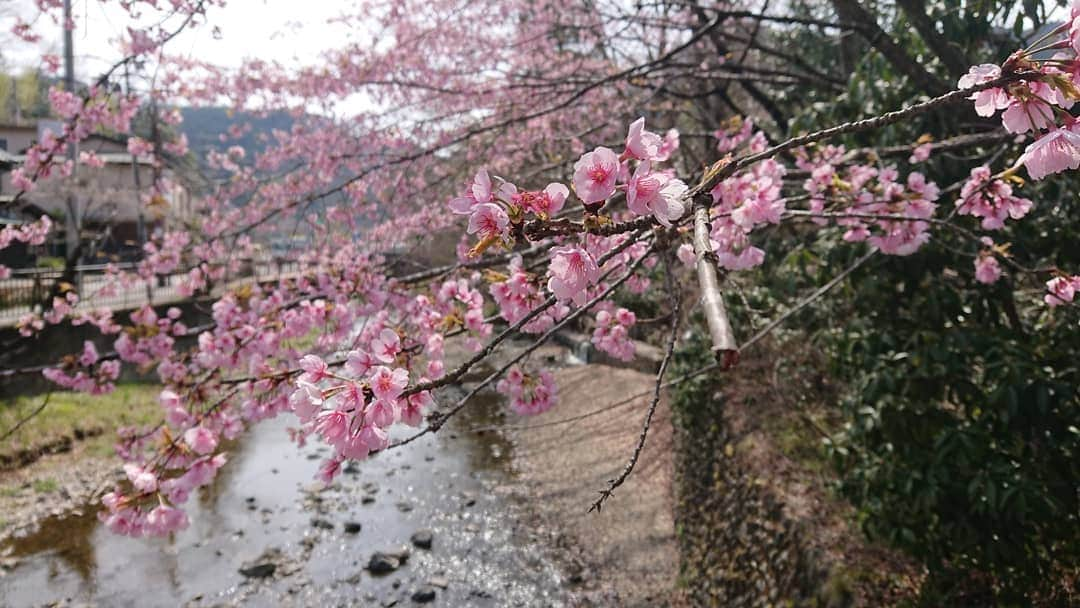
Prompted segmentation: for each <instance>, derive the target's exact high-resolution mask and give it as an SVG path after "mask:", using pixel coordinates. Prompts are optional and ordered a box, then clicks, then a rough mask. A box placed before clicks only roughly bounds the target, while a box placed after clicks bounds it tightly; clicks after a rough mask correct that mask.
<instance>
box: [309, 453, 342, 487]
mask: <svg viewBox="0 0 1080 608" xmlns="http://www.w3.org/2000/svg"><path fill="white" fill-rule="evenodd" d="M340 472H341V459H340V458H330V459H327V460H324V461H323V463H322V464H321V465H319V472H318V473H316V474H315V479H317V480H319V481H321V482H323V483H325V484H330V483H332V482H333V481H334V478H335V477H337V476H338V473H340Z"/></svg>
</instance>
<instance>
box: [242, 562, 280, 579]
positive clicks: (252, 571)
mask: <svg viewBox="0 0 1080 608" xmlns="http://www.w3.org/2000/svg"><path fill="white" fill-rule="evenodd" d="M274 570H277V564H272V563H269V562H263V563H261V564H253V565H251V566H246V567H244V568H240V574H243V575H244V576H246V577H248V578H266V577H268V576H273V575H274Z"/></svg>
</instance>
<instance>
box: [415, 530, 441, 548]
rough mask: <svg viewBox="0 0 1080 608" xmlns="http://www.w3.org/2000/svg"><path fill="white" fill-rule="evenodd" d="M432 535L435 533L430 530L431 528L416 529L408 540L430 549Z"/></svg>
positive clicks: (419, 546) (417, 545)
mask: <svg viewBox="0 0 1080 608" xmlns="http://www.w3.org/2000/svg"><path fill="white" fill-rule="evenodd" d="M434 536H435V535H434V534H433V533H432V532H431V530H427V529H424V530H417V531H416V532H414V533H413V535H412V537H410V538H409V540H410V541H412V544H413V545H414V546H416V547H418V548H420V549H430V548H431V543H432V540H434Z"/></svg>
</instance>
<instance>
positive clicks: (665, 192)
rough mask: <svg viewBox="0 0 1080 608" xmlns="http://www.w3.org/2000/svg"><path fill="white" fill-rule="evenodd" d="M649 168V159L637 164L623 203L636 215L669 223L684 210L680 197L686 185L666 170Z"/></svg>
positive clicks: (684, 191)
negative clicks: (660, 170)
mask: <svg viewBox="0 0 1080 608" xmlns="http://www.w3.org/2000/svg"><path fill="white" fill-rule="evenodd" d="M651 170H652V165H651V163H649V161H644V162H642V163H641V164H639V165H638V167H637V169H636V170H635V171H634V175H633V176H631V177H630V181H629V183H628V184H627V185H626V206H627V207H629V208H630V210H631V211H633V212H634V213H636V214H638V215H652V216H653V217H655V218H656V221H658V222H660V223H661V224H663V225H664V226H671V222H672V221H673V220H677V219H679V218H680V217H682V214H683V212H685V210H686V207H685V204H684V203H683V201H682V197H683V195H684V194H686V191H687V190H688V188H687V186H686V184H685V183H683V182H682V181H680V180H677V179H674V178H672V177H670V176H668V175H667V174H666V173H659V172H656V173H653V172H652V171H651Z"/></svg>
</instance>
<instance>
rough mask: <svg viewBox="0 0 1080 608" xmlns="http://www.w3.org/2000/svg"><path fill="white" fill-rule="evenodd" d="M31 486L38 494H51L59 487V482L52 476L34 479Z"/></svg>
mask: <svg viewBox="0 0 1080 608" xmlns="http://www.w3.org/2000/svg"><path fill="white" fill-rule="evenodd" d="M33 486H34V491H35V492H37V493H38V494H51V493H52V492H55V491H56V489H57V488H59V487H60V484H59V483H57V482H56V480H55V479H53V478H52V477H46V478H44V479H35V480H34V484H33Z"/></svg>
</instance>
